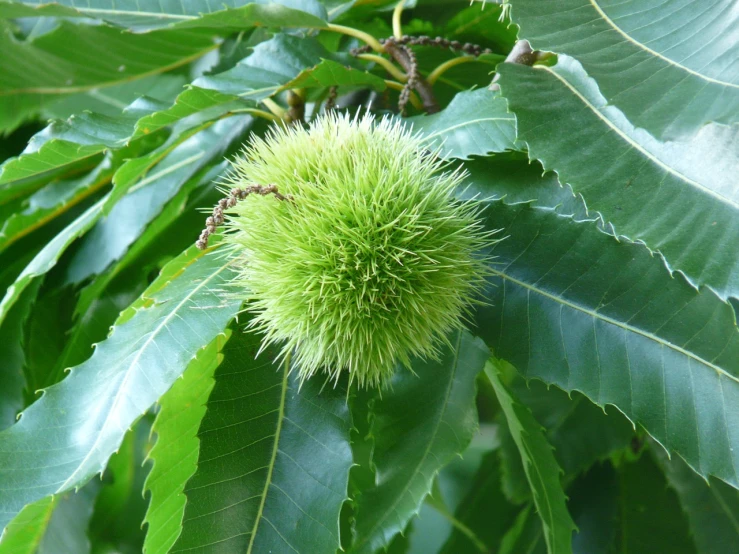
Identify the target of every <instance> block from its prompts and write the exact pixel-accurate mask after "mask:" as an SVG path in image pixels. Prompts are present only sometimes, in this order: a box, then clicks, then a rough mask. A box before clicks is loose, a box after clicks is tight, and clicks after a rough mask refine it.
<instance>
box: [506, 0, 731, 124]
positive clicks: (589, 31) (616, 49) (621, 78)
mask: <svg viewBox="0 0 739 554" xmlns="http://www.w3.org/2000/svg"><path fill="white" fill-rule="evenodd" d="M511 4H512V5H513V10H512V14H511V16H512V17H513V20H514V22H515V23H516V24H518V25H519V26H520V27H521V32H520V36H521V38H525V39H528V40H529V41H530V42H531V44H532V46H533V47H534V48H538V49H542V50H551V51H554V52H558V53H561V54H569V55H570V56H573V57H575V58H577V59H578V60H579V61H580V62H581V63H582V64H583V66H584V67H585V69H586V70H587V72H588V73H589V74H590V75H591V76H592V77H593V78H594V79H595V80H596V81H597V82H598V85H599V86H600V88H601V90H602V91H603V94H604V95H605V97H606V98H607V99H608V103H609V104H613V105H615V106H617V107H618V108H619V109H620V110H621V111H623V112H624V113H625V114H626V116H627V117H628V118H629V119H630V120H631V121H632V123H634V125H636V126H637V127H643V128H645V129H648V130H649V131H651V132H652V133H653V134H655V135H657V136H663V134H664V135H670V136H673V137H674V136H675V135H679V134H681V133H691V132H695V131H697V130H698V129H699V128H700V127H701V126H702V125H703V124H705V123H708V122H709V121H718V122H721V123H732V122H734V121H737V120H739V71H738V70H737V68H736V65H735V64H733V62H734V58H733V57H732V52H733V51H734V50H735V48H736V34H737V32H739V14H737V12H736V10H734V9H732V6H733V2H732V0H704V1H703V2H701V3H700V4H696V5H693V4H686V3H685V2H682V1H680V0H669V1H667V2H665V1H664V0H630V1H628V2H622V1H619V0H563V1H561V2H556V3H555V2H539V1H537V0H514V1H513V2H511Z"/></svg>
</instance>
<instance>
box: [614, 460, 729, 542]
mask: <svg viewBox="0 0 739 554" xmlns="http://www.w3.org/2000/svg"><path fill="white" fill-rule="evenodd" d="M619 481H620V486H619V500H618V504H619V514H618V531H617V534H616V542H615V545H614V548H613V551H615V552H623V553H626V554H642V553H644V552H669V553H670V554H696V549H695V545H694V544H693V540H692V537H691V536H690V534H689V532H688V524H687V521H685V517H684V515H683V514H682V512H681V511H680V505H679V503H678V500H677V497H676V495H675V492H674V491H672V490H671V489H669V488H668V487H667V483H666V482H665V477H664V475H663V474H662V473H661V472H660V470H659V468H658V467H657V465H656V464H655V463H654V462H653V461H652V460H651V459H650V457H649V456H642V457H641V458H640V459H639V461H638V462H636V463H631V464H625V465H623V466H622V467H621V468H620V469H619ZM724 552H725V551H724Z"/></svg>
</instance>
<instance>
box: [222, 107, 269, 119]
mask: <svg viewBox="0 0 739 554" xmlns="http://www.w3.org/2000/svg"><path fill="white" fill-rule="evenodd" d="M230 113H232V114H237V113H248V114H252V115H256V116H257V117H261V118H263V119H268V120H269V121H280V118H279V117H277V116H276V115H274V114H273V113H270V112H265V111H264V110H259V109H257V108H243V109H240V110H233V111H231V112H230Z"/></svg>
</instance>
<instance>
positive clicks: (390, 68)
mask: <svg viewBox="0 0 739 554" xmlns="http://www.w3.org/2000/svg"><path fill="white" fill-rule="evenodd" d="M357 58H359V59H360V60H364V61H367V62H375V63H376V64H377V65H381V66H382V67H384V68H385V71H387V72H388V73H389V74H390V75H392V76H393V77H395V79H396V80H398V81H400V82H401V83H405V82H406V81H407V80H408V76H407V75H406V74H405V73H403V72H402V71H401V70H400V69H398V68H397V66H395V64H393V62H391V61H390V60H388V59H387V58H383V57H382V56H378V55H377V54H358V55H357Z"/></svg>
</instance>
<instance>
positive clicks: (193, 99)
mask: <svg viewBox="0 0 739 554" xmlns="http://www.w3.org/2000/svg"><path fill="white" fill-rule="evenodd" d="M243 107H244V104H243V103H241V102H239V100H238V99H237V98H235V97H234V96H233V95H230V94H221V93H220V92H218V91H215V90H206V89H201V88H198V87H193V86H191V87H190V88H188V89H187V90H185V91H184V92H182V93H180V95H179V96H177V98H176V99H175V101H174V104H173V105H172V106H170V107H168V108H166V109H163V110H158V111H153V112H152V113H151V114H149V115H144V116H143V117H141V119H139V120H138V121H137V122H136V127H135V131H134V133H133V136H132V137H131V140H135V139H137V138H140V137H143V136H144V135H148V134H150V133H153V132H155V131H158V130H159V129H161V128H163V127H167V126H169V125H173V124H175V123H177V122H179V121H180V120H182V119H185V118H188V117H190V116H197V118H198V121H207V120H208V119H211V118H215V117H219V116H221V115H222V114H224V113H226V112H228V111H229V110H232V109H239V108H243ZM184 126H189V125H187V124H185V125H184Z"/></svg>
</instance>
